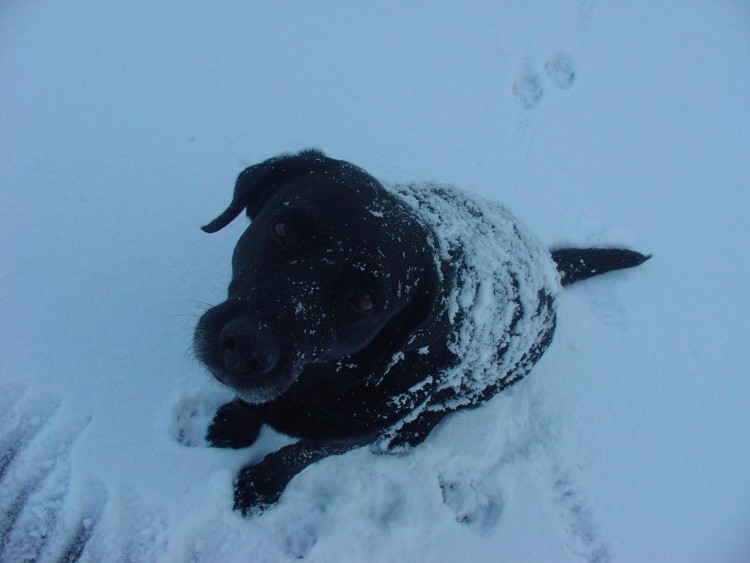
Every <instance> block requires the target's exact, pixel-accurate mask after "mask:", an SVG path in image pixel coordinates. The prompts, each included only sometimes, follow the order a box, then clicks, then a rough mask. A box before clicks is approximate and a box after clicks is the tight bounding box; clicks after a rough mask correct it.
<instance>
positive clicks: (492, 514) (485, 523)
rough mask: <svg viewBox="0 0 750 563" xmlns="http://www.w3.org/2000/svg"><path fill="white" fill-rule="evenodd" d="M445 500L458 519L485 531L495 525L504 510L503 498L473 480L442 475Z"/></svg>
mask: <svg viewBox="0 0 750 563" xmlns="http://www.w3.org/2000/svg"><path fill="white" fill-rule="evenodd" d="M439 482H440V490H441V491H442V494H443V502H444V503H445V505H446V506H447V507H448V508H450V509H451V510H452V511H453V512H454V514H455V517H456V521H457V522H459V523H461V524H466V525H468V526H471V527H472V528H477V529H479V530H481V531H485V530H487V529H489V528H491V527H492V526H494V525H495V524H496V523H497V521H498V519H499V518H500V513H501V512H502V510H503V499H502V498H501V497H500V496H499V495H497V494H491V493H489V492H487V491H484V490H483V489H482V487H481V486H480V485H478V484H476V483H474V482H473V481H471V480H470V481H464V480H453V479H450V480H449V479H446V478H444V477H440V479H439Z"/></svg>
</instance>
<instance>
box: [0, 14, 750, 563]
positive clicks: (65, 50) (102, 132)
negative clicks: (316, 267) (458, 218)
mask: <svg viewBox="0 0 750 563" xmlns="http://www.w3.org/2000/svg"><path fill="white" fill-rule="evenodd" d="M0 76H1V77H2V87H0V237H1V238H0V240H1V241H2V247H1V248H2V259H1V260H0V264H2V266H0V295H1V296H2V298H1V299H0V311H1V312H0V560H2V561H22V560H34V559H36V560H40V561H56V560H58V559H59V558H60V557H61V556H63V555H65V554H66V553H67V555H68V556H69V558H71V559H72V558H74V557H73V556H77V555H80V558H81V560H83V561H286V560H292V559H297V558H303V559H305V560H309V561H347V562H349V561H524V562H525V561H581V560H583V561H607V560H613V561H639V562H642V561H659V562H663V561H719V562H724V561H748V560H750V437H748V436H749V434H748V429H749V428H750V377H748V365H750V352H749V347H748V345H747V337H748V335H749V334H750V330H748V328H749V327H748V310H750V307H749V305H750V303H748V301H749V299H748V291H747V288H746V285H747V280H748V279H750V268H749V267H748V258H747V248H748V244H749V242H750V232H749V231H750V222H748V218H747V210H748V208H750V191H749V190H748V180H749V179H750V127H749V125H750V104H749V103H748V100H750V5H748V4H747V3H746V2H743V1H740V0H734V1H733V0H727V1H726V2H713V1H710V0H702V1H701V0H696V1H694V2H683V1H678V0H665V1H661V2H643V1H640V2H611V3H604V2H597V1H596V0H578V1H575V0H571V1H569V2H534V3H529V2H523V1H521V0H515V1H510V0H509V1H503V2H464V3H458V2H456V3H433V2H410V3H400V2H390V1H387V2H381V3H369V4H364V3H356V2H326V3H322V2H321V3H311V2H307V3H303V2H285V3H274V2H247V3H239V2H221V3H216V2H212V3H198V2H169V1H166V2H145V1H142V0H133V1H131V2H120V3H110V2H93V1H86V0H78V1H75V2H74V1H72V0H61V1H55V2H52V1H45V0H38V1H31V2H5V3H3V4H2V5H0ZM310 146H317V147H320V148H321V149H323V150H324V151H325V152H326V153H327V154H329V155H330V156H332V157H334V158H341V159H345V160H349V161H351V162H353V163H355V164H357V165H359V166H361V167H363V168H364V169H365V170H367V171H369V172H370V173H372V174H373V175H374V176H376V177H377V178H379V179H380V180H382V181H387V182H410V181H413V180H434V181H437V182H446V183H450V184H453V185H456V186H459V187H461V188H464V189H467V190H470V191H472V192H475V193H478V194H481V195H482V196H485V197H487V198H488V199H491V200H495V201H499V202H502V203H503V204H504V205H506V206H507V207H508V208H509V209H511V210H512V211H513V213H514V214H515V215H516V216H518V217H519V218H521V220H522V221H523V222H524V223H525V224H526V225H527V226H528V227H529V229H530V231H531V232H533V233H535V235H536V236H538V237H540V239H541V240H542V241H543V242H544V243H545V244H547V245H549V246H560V245H587V246H591V245H606V246H614V245H624V246H627V247H630V248H634V249H637V250H641V251H643V252H647V253H651V252H652V253H653V254H654V258H653V259H652V260H651V261H649V262H648V263H646V264H644V265H643V266H641V267H639V268H637V269H634V270H631V271H627V272H620V273H616V274H609V275H607V276H602V277H599V278H596V279H594V280H590V281H587V282H583V283H581V284H580V285H577V286H574V287H572V288H569V289H566V290H564V291H562V292H561V293H560V294H559V295H558V298H557V300H558V328H557V332H556V335H555V339H554V341H553V343H552V345H551V347H550V349H549V350H548V351H547V353H546V354H545V355H544V357H543V358H542V360H541V361H540V362H539V363H538V364H537V365H536V367H535V368H534V369H533V370H532V372H531V374H530V375H529V376H528V377H527V378H526V379H525V380H524V381H523V382H521V383H519V384H517V385H515V386H514V387H513V388H511V389H510V390H508V391H507V392H504V393H502V394H500V395H498V396H497V397H496V398H494V399H493V400H491V401H489V402H488V403H486V404H485V405H483V406H482V407H480V408H478V409H474V410H470V411H463V412H460V413H457V414H455V415H452V416H451V417H450V418H449V419H447V420H445V421H444V422H443V423H442V424H441V425H440V426H439V427H438V428H437V429H436V430H435V431H434V432H433V433H432V434H431V435H430V437H429V438H428V439H427V440H426V442H425V443H424V444H422V445H420V446H419V447H417V448H415V449H414V450H413V451H412V452H410V453H408V454H405V455H398V456H394V455H376V454H374V453H372V452H371V451H370V450H369V449H367V448H362V449H359V450H355V451H352V452H350V453H347V454H345V455H342V456H336V457H330V458H328V459H325V460H324V461H321V462H319V463H316V464H314V465H312V466H311V467H309V468H308V469H307V470H305V471H304V472H303V473H301V474H300V475H299V476H298V477H297V478H295V479H294V480H293V481H292V483H291V485H290V486H289V487H288V489H287V491H286V493H285V494H284V496H283V498H282V499H281V501H280V503H279V504H278V505H277V506H276V507H275V508H273V509H271V510H269V511H267V512H266V513H264V514H263V515H261V516H259V517H257V518H250V519H242V518H241V517H240V516H238V515H237V514H235V513H234V512H232V510H231V505H232V479H233V477H234V475H235V474H236V473H237V471H238V470H239V468H240V467H242V466H243V465H244V464H246V463H249V462H253V461H257V460H259V459H260V458H262V456H263V455H265V453H267V452H269V451H271V450H273V449H275V448H278V447H279V446H280V445H281V444H283V443H288V441H289V439H287V438H285V437H281V436H279V435H276V434H274V433H272V432H269V431H264V432H263V433H262V434H261V437H260V440H259V442H258V443H257V444H256V445H254V446H253V447H252V448H249V449H246V450H241V451H220V450H216V449H211V448H208V447H206V445H205V442H204V441H203V432H204V431H205V427H206V425H207V423H208V421H209V419H210V416H211V413H212V411H213V409H215V408H216V407H217V406H218V405H219V404H221V402H222V401H223V400H226V399H227V395H226V392H225V391H223V390H222V389H221V388H220V387H219V386H218V384H215V383H214V382H212V381H211V380H210V378H209V377H208V376H207V375H206V374H205V373H204V371H203V370H202V369H201V367H200V366H199V365H198V364H197V362H196V361H195V360H193V359H192V357H191V352H190V343H191V336H192V329H193V326H194V324H195V321H196V319H197V317H198V316H199V315H200V314H201V312H202V311H204V310H205V309H206V308H207V307H208V306H209V305H210V304H215V303H218V302H220V301H221V300H223V298H224V295H225V288H226V284H227V282H228V280H229V275H230V256H231V251H232V248H233V246H234V243H235V241H236V239H237V237H238V235H239V233H240V232H241V231H242V229H243V228H244V225H243V224H242V223H243V222H242V221H235V223H234V224H232V225H231V226H230V227H228V228H226V229H224V230H222V231H221V232H219V233H217V234H215V235H211V236H208V235H205V234H204V233H202V232H201V231H200V230H199V229H198V226H200V225H203V224H205V223H206V222H207V221H208V220H210V219H211V218H212V217H214V216H215V215H216V213H217V212H219V211H220V210H221V208H222V206H223V205H224V203H225V202H226V200H227V198H228V197H229V194H230V193H231V188H232V185H233V181H234V178H235V177H236V174H237V173H238V172H239V171H240V170H241V169H242V168H243V167H245V166H247V165H249V164H253V163H256V162H259V161H261V160H263V159H265V158H267V157H269V156H273V155H275V154H277V153H280V152H285V151H296V150H299V149H301V148H305V147H310ZM76 537H78V538H80V541H78V542H76V541H75V538H76ZM71 545H73V546H74V547H73V548H70V546H71ZM76 545H78V546H80V548H81V549H82V552H81V553H78V551H80V549H77V548H76V547H75V546H76Z"/></svg>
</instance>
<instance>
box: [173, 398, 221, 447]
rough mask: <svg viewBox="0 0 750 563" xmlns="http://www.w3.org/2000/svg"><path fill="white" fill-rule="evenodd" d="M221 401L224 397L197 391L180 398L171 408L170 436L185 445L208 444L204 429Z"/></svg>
mask: <svg viewBox="0 0 750 563" xmlns="http://www.w3.org/2000/svg"><path fill="white" fill-rule="evenodd" d="M222 402H224V397H220V396H215V395H211V394H208V393H198V394H196V395H194V396H192V397H185V398H183V399H182V400H180V401H179V402H178V403H177V404H176V405H175V406H174V407H173V408H172V413H171V419H172V420H171V428H170V434H171V435H172V438H173V439H174V440H175V441H176V442H178V443H180V444H182V445H183V446H187V447H196V446H207V445H209V443H208V442H207V441H206V429H207V428H208V427H209V425H210V424H211V422H212V420H213V418H214V413H215V412H216V409H218V408H219V406H220V405H221V404H222Z"/></svg>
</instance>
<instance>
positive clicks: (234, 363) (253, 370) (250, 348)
mask: <svg viewBox="0 0 750 563" xmlns="http://www.w3.org/2000/svg"><path fill="white" fill-rule="evenodd" d="M257 326H258V323H257V322H254V321H253V320H252V319H251V318H249V317H238V318H235V319H233V320H231V321H229V322H228V323H227V324H226V325H225V326H224V328H223V329H222V331H221V334H220V337H219V357H220V358H221V361H222V363H223V364H224V369H225V370H226V371H227V373H229V374H230V375H233V376H236V377H239V378H252V377H258V376H261V375H265V374H267V373H269V372H270V371H271V370H273V368H274V367H275V366H276V364H277V363H278V361H279V350H278V348H277V347H276V346H275V345H274V344H273V343H272V342H271V341H270V340H269V339H268V338H266V337H264V336H263V335H262V334H261V333H260V331H259V330H258V328H257Z"/></svg>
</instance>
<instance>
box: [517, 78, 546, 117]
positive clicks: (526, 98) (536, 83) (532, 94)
mask: <svg viewBox="0 0 750 563" xmlns="http://www.w3.org/2000/svg"><path fill="white" fill-rule="evenodd" d="M543 97H544V88H543V87H542V78H541V76H539V74H537V73H536V72H534V70H532V69H526V70H525V71H524V72H523V73H522V74H521V76H519V77H518V79H517V80H516V81H515V82H514V83H513V101H515V102H516V103H517V104H518V105H519V106H521V107H522V108H523V109H534V108H535V107H537V106H538V105H539V102H541V101H542V98H543Z"/></svg>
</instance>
